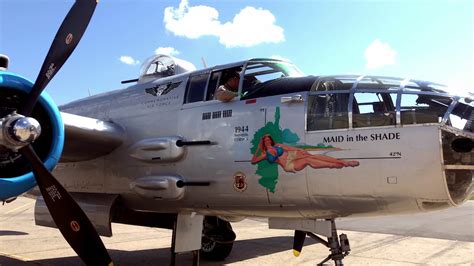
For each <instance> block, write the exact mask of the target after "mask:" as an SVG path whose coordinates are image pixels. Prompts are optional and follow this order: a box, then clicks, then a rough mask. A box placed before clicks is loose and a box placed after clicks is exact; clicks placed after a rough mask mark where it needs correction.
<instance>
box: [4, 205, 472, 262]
mask: <svg viewBox="0 0 474 266" xmlns="http://www.w3.org/2000/svg"><path fill="white" fill-rule="evenodd" d="M33 209H34V200H32V199H29V198H23V197H22V198H19V199H18V200H16V201H14V202H12V203H10V204H6V205H4V206H0V266H7V265H64V266H65V265H82V262H81V261H80V259H78V258H77V256H75V253H74V251H73V250H72V249H71V248H70V247H69V246H68V244H67V242H66V241H65V240H64V239H63V238H62V236H61V234H60V233H59V231H58V230H56V229H52V228H46V227H39V226H35V225H34V217H33ZM337 226H338V229H339V233H345V234H347V235H348V237H349V240H350V243H351V248H352V252H351V254H350V255H349V256H348V257H346V258H345V260H344V262H345V263H346V264H347V265H368V264H370V265H420V264H437V265H447V264H451V265H454V264H455V265H473V264H474V202H473V201H470V202H467V203H466V204H464V205H463V206H461V207H459V208H453V209H449V210H446V211H441V212H435V213H429V214H419V215H409V216H395V217H394V216H392V217H382V218H364V219H347V220H341V221H338V222H337ZM233 227H234V230H235V232H236V234H237V240H236V242H235V243H234V248H233V250H232V253H231V254H230V256H229V257H228V258H227V259H226V260H225V261H224V262H219V263H216V262H205V261H201V265H315V264H316V263H318V262H320V261H321V260H322V259H324V258H325V257H326V256H327V255H328V249H327V248H326V247H324V246H322V245H320V244H315V242H314V241H313V240H312V239H310V238H308V239H307V240H306V245H305V247H304V249H303V252H302V254H301V255H300V256H299V257H294V256H293V254H292V251H291V247H292V241H293V240H292V235H293V233H292V232H291V231H287V230H271V229H268V226H267V222H266V220H264V219H247V220H244V221H242V222H239V223H234V224H233ZM112 228H113V232H114V236H113V237H111V238H107V237H104V238H102V239H103V241H104V243H105V246H106V247H107V249H108V250H109V253H110V255H111V257H112V258H113V260H114V263H115V265H169V262H170V250H169V248H170V242H171V231H170V230H163V229H156V228H148V227H138V226H129V225H122V224H113V225H112ZM191 262H192V256H191V255H190V254H182V255H179V256H178V263H179V265H191Z"/></svg>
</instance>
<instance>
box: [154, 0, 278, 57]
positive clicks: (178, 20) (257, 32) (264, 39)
mask: <svg viewBox="0 0 474 266" xmlns="http://www.w3.org/2000/svg"><path fill="white" fill-rule="evenodd" d="M164 13H165V14H164V20H163V21H164V23H165V27H166V29H167V30H169V31H170V32H172V33H174V34H175V35H177V36H182V37H186V38H190V39H197V38H199V37H202V36H215V37H217V38H219V42H220V43H221V44H223V45H225V46H226V47H228V48H229V47H250V46H254V45H258V44H261V43H278V42H282V41H284V40H285V36H284V33H283V31H284V30H283V28H282V27H280V26H277V25H276V24H275V22H276V19H275V16H274V15H273V14H272V13H271V12H270V11H268V10H265V9H262V8H255V7H249V6H248V7H245V8H244V9H242V10H241V11H240V12H239V13H238V14H237V15H235V16H234V18H233V20H232V21H230V22H225V23H223V22H221V21H219V12H218V11H217V10H216V9H215V8H213V7H210V6H202V5H200V6H189V2H188V1H187V0H181V3H180V4H179V7H178V8H174V7H167V8H165V12H164Z"/></svg>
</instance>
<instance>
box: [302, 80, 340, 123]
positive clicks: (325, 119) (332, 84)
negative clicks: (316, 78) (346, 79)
mask: <svg viewBox="0 0 474 266" xmlns="http://www.w3.org/2000/svg"><path fill="white" fill-rule="evenodd" d="M337 89H339V91H338V90H337ZM344 89H347V86H345V85H344V84H343V83H341V82H339V81H337V80H328V81H320V82H318V83H317V84H316V85H315V86H314V90H313V91H314V93H315V94H314V95H310V96H309V99H308V115H307V129H308V131H314V130H329V129H340V128H348V125H349V119H348V112H347V109H348V102H349V92H348V90H346V91H344Z"/></svg>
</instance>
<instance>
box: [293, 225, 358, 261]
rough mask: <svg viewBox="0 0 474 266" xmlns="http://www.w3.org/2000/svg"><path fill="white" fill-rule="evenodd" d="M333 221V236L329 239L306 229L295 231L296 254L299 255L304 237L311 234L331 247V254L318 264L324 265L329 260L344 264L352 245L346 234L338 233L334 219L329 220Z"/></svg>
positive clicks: (294, 245) (294, 246) (319, 241)
mask: <svg viewBox="0 0 474 266" xmlns="http://www.w3.org/2000/svg"><path fill="white" fill-rule="evenodd" d="M328 221H330V222H331V236H329V237H328V240H327V241H326V240H324V239H322V238H321V237H319V236H317V235H316V234H314V233H312V232H306V231H299V230H296V231H295V238H294V243H293V252H294V254H295V255H296V256H298V255H299V253H300V252H301V250H302V248H303V244H304V239H305V238H306V236H310V237H311V238H313V239H314V240H316V242H317V243H320V244H323V245H325V246H326V247H328V248H329V251H330V252H331V254H329V255H328V256H327V257H326V258H325V259H324V260H323V261H321V262H320V263H318V265H323V264H324V263H325V262H327V261H329V260H333V261H334V264H335V265H344V264H343V262H342V259H344V257H346V256H347V255H349V253H350V251H351V247H350V245H349V239H348V238H347V235H346V234H341V235H339V236H338V235H337V229H336V223H335V221H334V219H330V220H328Z"/></svg>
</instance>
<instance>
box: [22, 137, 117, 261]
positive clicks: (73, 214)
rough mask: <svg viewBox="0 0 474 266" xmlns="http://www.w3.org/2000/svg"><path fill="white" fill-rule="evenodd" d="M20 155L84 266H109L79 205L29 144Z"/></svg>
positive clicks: (55, 220) (94, 231) (102, 245)
mask: <svg viewBox="0 0 474 266" xmlns="http://www.w3.org/2000/svg"><path fill="white" fill-rule="evenodd" d="M21 153H22V154H23V156H25V158H26V159H27V160H28V161H29V162H30V163H31V165H32V166H33V172H34V174H35V176H36V181H37V183H38V187H39V188H40V191H41V194H42V195H43V198H44V201H45V203H46V205H47V206H48V209H49V211H50V213H51V216H52V217H53V220H54V222H55V223H56V226H57V227H58V228H59V230H60V231H61V233H62V234H63V236H64V238H65V239H66V241H67V242H68V243H69V245H70V246H71V247H72V248H73V249H74V251H76V253H77V255H79V257H80V258H81V259H82V260H83V261H84V262H85V263H86V264H87V265H110V264H111V262H112V260H111V259H110V257H109V254H108V253H107V250H106V249H105V246H104V244H103V243H102V240H101V239H100V237H99V235H98V234H97V232H96V230H95V228H94V226H93V225H92V223H91V222H90V221H89V219H88V218H87V216H86V214H85V213H84V212H83V211H82V209H81V208H80V207H79V205H78V204H77V203H76V202H75V201H74V199H73V198H72V197H71V195H70V194H69V193H68V192H67V191H66V189H64V187H63V186H62V185H61V184H60V183H59V182H58V181H57V180H56V179H55V178H54V177H53V175H52V174H51V173H50V172H49V171H48V169H46V167H45V166H44V165H43V162H41V159H40V158H38V156H37V155H36V153H35V152H34V151H33V148H32V147H31V145H28V146H26V147H25V148H23V149H21Z"/></svg>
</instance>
